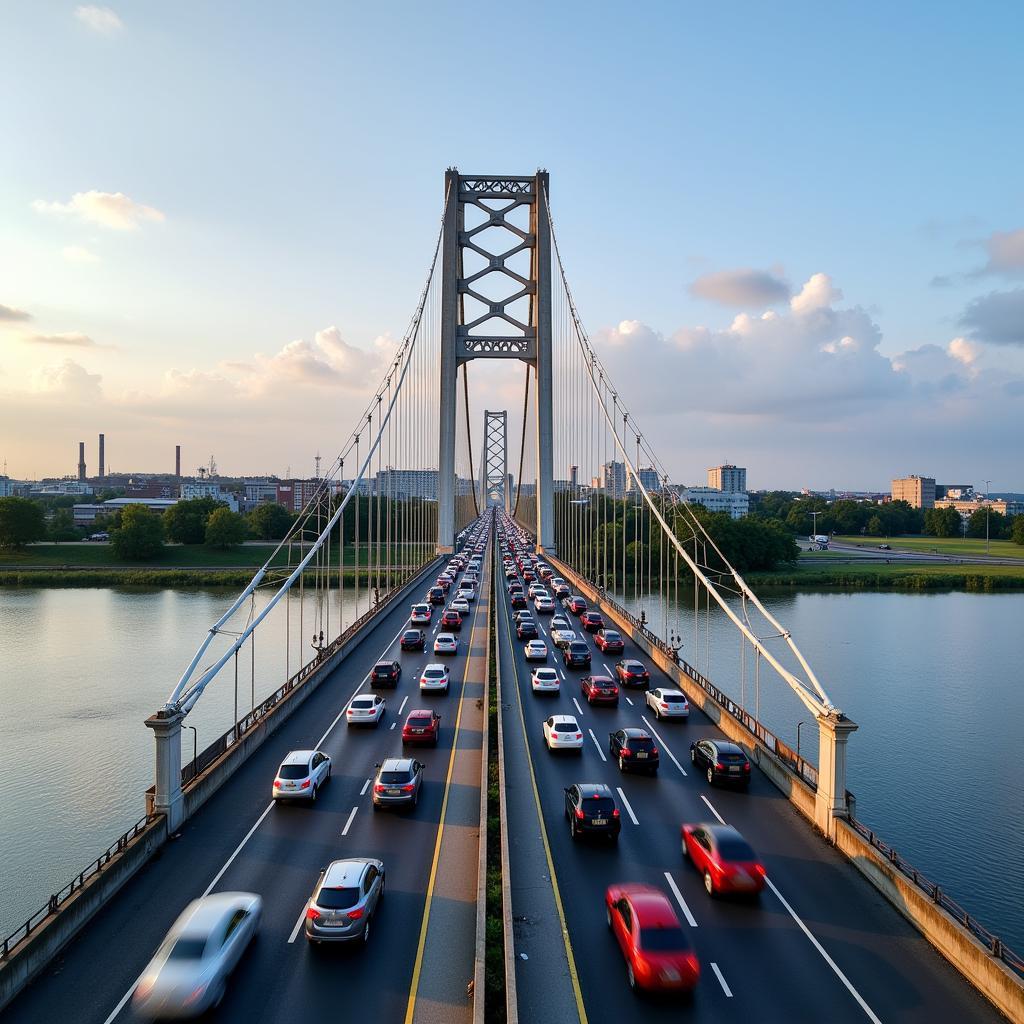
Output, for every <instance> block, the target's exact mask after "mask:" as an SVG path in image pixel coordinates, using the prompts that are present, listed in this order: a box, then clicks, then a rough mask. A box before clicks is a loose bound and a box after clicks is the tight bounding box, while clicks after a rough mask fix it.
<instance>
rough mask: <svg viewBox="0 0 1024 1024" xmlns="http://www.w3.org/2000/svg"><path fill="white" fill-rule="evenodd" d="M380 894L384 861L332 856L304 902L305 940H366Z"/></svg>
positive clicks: (362, 943) (370, 858)
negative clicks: (335, 858)
mask: <svg viewBox="0 0 1024 1024" xmlns="http://www.w3.org/2000/svg"><path fill="white" fill-rule="evenodd" d="M383 897H384V864H383V863H382V862H381V861H379V860H376V859H375V858H373V857H350V858H348V859H347V860H333V861H331V863H330V864H328V865H327V867H326V868H325V869H324V870H323V871H322V872H321V873H320V877H319V878H318V879H317V882H316V888H314V889H313V895H312V896H311V897H310V898H309V903H307V904H306V919H305V932H306V939H307V941H308V942H310V943H313V944H319V943H321V942H358V943H360V945H363V946H365V945H366V944H367V943H368V942H369V941H370V922H371V921H372V920H373V915H374V914H375V913H376V911H377V906H378V905H379V903H380V901H381V899H383Z"/></svg>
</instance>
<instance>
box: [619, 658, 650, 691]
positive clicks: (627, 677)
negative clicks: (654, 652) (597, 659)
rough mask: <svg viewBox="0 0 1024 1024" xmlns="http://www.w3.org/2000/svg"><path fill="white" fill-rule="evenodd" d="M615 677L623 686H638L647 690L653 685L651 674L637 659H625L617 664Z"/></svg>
mask: <svg viewBox="0 0 1024 1024" xmlns="http://www.w3.org/2000/svg"><path fill="white" fill-rule="evenodd" d="M615 675H616V676H618V679H619V682H620V683H621V684H622V685H623V686H638V687H640V688H641V689H644V690H646V689H647V687H648V686H650V685H651V673H650V672H648V671H647V668H646V666H645V665H644V664H643V662H640V661H637V660H636V659H635V658H625V659H624V660H622V661H617V662H616V663H615Z"/></svg>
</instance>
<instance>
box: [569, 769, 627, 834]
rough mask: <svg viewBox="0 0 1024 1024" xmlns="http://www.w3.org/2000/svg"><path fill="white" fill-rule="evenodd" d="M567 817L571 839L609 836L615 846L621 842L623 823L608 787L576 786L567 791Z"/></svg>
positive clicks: (590, 783)
mask: <svg viewBox="0 0 1024 1024" xmlns="http://www.w3.org/2000/svg"><path fill="white" fill-rule="evenodd" d="M565 816H566V818H567V819H568V820H569V835H570V836H572V838H573V839H578V838H579V837H580V836H589V835H598V836H607V837H608V838H609V839H610V840H611V841H612V842H613V843H614V842H615V841H616V840H617V839H618V838H619V832H620V830H621V829H622V821H621V819H620V818H619V809H618V807H616V806H615V797H613V796H612V791H611V789H610V788H609V787H608V786H605V785H602V784H601V783H599V782H577V783H576V785H574V786H569V787H568V788H567V789H566V790H565Z"/></svg>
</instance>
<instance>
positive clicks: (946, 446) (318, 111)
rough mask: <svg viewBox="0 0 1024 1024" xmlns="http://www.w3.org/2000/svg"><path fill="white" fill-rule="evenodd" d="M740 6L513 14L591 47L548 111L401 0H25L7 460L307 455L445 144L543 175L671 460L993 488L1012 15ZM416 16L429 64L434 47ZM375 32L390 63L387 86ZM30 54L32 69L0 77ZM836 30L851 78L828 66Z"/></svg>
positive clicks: (4, 348)
mask: <svg viewBox="0 0 1024 1024" xmlns="http://www.w3.org/2000/svg"><path fill="white" fill-rule="evenodd" d="M528 6H529V5H528ZM451 9H452V10H454V8H451ZM740 10H741V13H742V17H741V18H739V19H737V18H736V17H735V16H731V15H730V14H728V13H726V12H716V11H702V12H701V14H700V17H699V19H698V18H697V17H696V16H694V15H689V14H688V13H686V12H683V11H679V10H676V9H675V8H674V7H672V6H670V5H667V4H666V5H654V6H652V7H651V8H650V13H649V16H648V17H647V18H645V19H638V20H637V23H636V24H632V23H623V22H620V21H619V20H618V19H617V18H616V17H615V15H614V12H612V11H611V9H607V10H606V9H600V8H596V9H594V10H593V11H592V12H591V16H590V17H589V18H588V19H587V20H586V21H585V22H581V21H579V20H578V19H575V18H573V17H572V15H571V14H570V13H569V12H566V11H551V10H548V9H546V8H543V7H541V6H537V8H536V13H537V17H538V18H539V19H540V20H541V22H542V23H543V24H544V26H545V38H544V41H543V42H542V43H541V44H540V45H541V46H542V48H543V49H544V50H545V52H546V53H548V54H549V55H550V54H554V53H555V52H556V51H557V48H558V47H560V46H568V45H570V44H571V45H573V46H575V47H583V48H585V49H587V50H588V51H589V52H590V53H591V54H592V56H593V60H594V61H596V62H597V63H601V64H603V65H605V66H607V67H609V68H611V69H613V70H612V71H611V72H610V73H609V74H608V75H607V76H603V77H600V78H598V79H591V80H588V85H587V89H586V90H585V92H583V91H581V88H580V85H579V83H578V81H577V80H576V78H575V77H574V74H573V72H572V68H571V67H561V66H560V65H559V64H558V62H557V61H555V60H553V59H552V60H551V61H550V62H549V63H550V67H549V71H548V74H549V77H550V81H549V82H548V85H549V94H550V96H552V97H555V96H558V97H559V99H558V100H557V101H555V100H554V99H552V100H551V102H550V103H546V104H541V105H540V106H539V108H538V109H536V110H534V111H532V112H531V116H530V117H529V118H525V117H523V116H522V114H521V113H520V112H519V107H518V106H517V105H516V104H515V102H514V101H513V100H512V99H501V98H498V99H496V98H495V97H494V95H492V94H490V93H488V94H486V95H485V94H479V95H477V94H474V93H472V92H471V93H470V94H469V95H466V93H465V91H464V89H463V83H464V74H465V73H466V72H468V73H473V72H479V73H480V74H485V73H487V72H488V71H489V66H488V61H489V58H488V57H487V56H485V55H483V54H482V52H481V51H478V50H476V49H475V48H474V47H473V46H472V37H471V34H470V33H471V30H470V29H469V28H468V27H466V26H457V27H456V28H455V30H454V32H455V38H454V39H452V38H450V37H449V36H448V34H447V29H446V30H445V33H442V32H441V30H440V28H439V26H440V24H442V23H444V22H445V19H443V18H442V19H438V18H436V17H435V12H433V11H430V12H427V11H424V10H420V9H417V8H416V7H414V6H409V7H408V8H407V10H406V11H405V14H404V15H403V16H402V17H397V16H396V14H395V12H394V11H387V10H373V9H358V10H352V11H348V10H340V9H336V8H334V7H333V6H328V5H312V6H311V7H310V8H308V10H306V11H305V12H304V15H303V17H301V18H294V19H292V20H291V21H287V20H285V19H283V18H282V17H281V16H280V15H279V14H278V13H277V12H275V11H274V10H273V9H271V8H269V7H256V8H254V9H253V12H252V13H251V15H250V16H249V17H248V18H246V19H238V18H237V17H236V16H235V15H233V14H232V13H231V12H230V11H227V10H212V9H207V8H206V7H204V6H203V5H200V4H184V5H183V6H182V9H181V13H180V14H179V15H176V16H175V17H174V18H168V17H167V16H166V14H165V13H163V12H161V11H159V10H158V9H152V10H147V9H144V8H141V7H136V6H133V5H129V4H117V3H115V4H112V5H111V6H109V7H92V6H89V5H86V6H80V7H78V8H75V7H74V5H68V6H66V7H59V8H58V7H55V6H50V5H38V6H35V5H33V6H29V7H27V8H26V9H25V10H24V11H23V12H22V13H21V15H20V16H19V18H18V19H17V20H14V19H10V20H11V22H12V23H11V24H10V25H9V26H7V27H8V29H9V31H8V32H7V33H6V39H5V42H4V43H3V44H0V45H2V47H3V53H4V56H5V60H4V61H3V62H2V66H0V81H3V83H4V84H5V85H6V86H7V89H8V92H9V93H10V94H12V95H13V94H17V95H18V96H19V106H18V116H17V117H16V119H15V120H14V122H13V123H12V124H11V125H10V126H9V128H8V132H7V134H6V138H5V146H6V149H7V154H6V155H7V156H8V160H7V171H6V174H5V181H6V185H5V188H4V190H3V192H2V194H0V215H2V220H3V223H4V225H5V227H4V234H3V237H2V242H0V244H2V259H3V275H2V277H0V460H4V459H5V460H6V461H7V466H8V472H9V473H10V475H11V476H12V477H30V476H31V477H37V478H38V477H43V476H51V475H64V474H65V473H68V472H74V468H73V459H72V455H69V454H68V453H73V452H74V450H75V446H76V445H77V442H78V441H80V440H82V439H83V438H86V439H88V438H91V437H94V436H95V434H96V433H97V432H99V431H103V432H105V433H106V435H107V437H108V438H110V439H111V442H112V444H113V447H112V449H111V452H110V456H109V458H110V460H111V461H112V462H113V464H114V465H115V466H120V467H125V468H128V467H131V468H132V469H136V470H139V471H142V470H143V468H144V467H145V466H147V465H152V464H153V462H154V461H155V454H154V453H156V452H158V451H159V452H163V451H165V450H166V449H167V447H168V446H169V445H172V444H174V443H180V444H182V445H183V448H184V450H185V451H186V452H195V453H196V454H197V456H198V461H197V459H196V458H189V459H188V463H187V464H189V465H192V464H195V465H198V464H199V462H201V461H205V459H206V458H208V456H209V454H210V452H211V451H212V452H215V453H216V455H217V458H218V460H219V461H220V462H221V464H222V465H223V466H224V467H225V468H227V467H230V468H231V470H232V471H233V472H235V473H238V474H249V475H253V474H256V473H259V472H261V471H263V470H265V469H266V468H267V467H268V465H270V466H273V467H276V469H277V471H278V472H282V471H283V470H284V469H285V467H287V466H288V465H291V466H292V467H293V468H294V467H296V466H299V465H304V464H305V463H306V462H309V461H311V460H310V458H309V456H308V455H307V453H308V452H309V451H310V450H311V449H312V450H316V449H317V448H319V450H320V451H321V453H323V454H324V456H325V457H326V458H330V457H331V456H332V455H333V453H334V451H336V450H337V449H338V448H339V447H340V445H341V442H342V440H343V438H344V437H345V436H346V435H347V433H348V431H349V430H350V429H351V428H352V426H353V424H352V423H350V422H348V421H347V420H346V416H345V410H346V409H348V408H350V407H352V408H354V407H356V406H358V404H359V403H360V402H361V401H362V400H364V399H365V398H366V396H367V395H368V394H369V393H371V391H372V389H373V388H374V387H375V386H376V384H377V383H378V381H379V379H380V377H381V376H382V373H383V370H384V368H385V366H386V365H387V364H388V361H389V359H390V358H391V356H392V355H393V353H394V351H395V347H396V344H397V340H398V339H400V337H401V335H402V333H403V331H404V329H405V325H406V324H407V322H408V318H409V314H410V312H411V307H412V304H413V302H414V297H415V294H416V291H417V289H418V288H419V286H420V284H421V275H422V272H423V269H424V267H425V265H426V264H427V262H428V257H429V252H430V247H431V245H432V243H433V239H434V238H435V237H436V231H437V218H438V215H439V213H440V205H441V199H442V195H441V182H442V171H443V169H444V167H445V166H447V165H449V164H457V165H459V166H461V167H463V168H464V169H467V170H468V169H473V170H476V169H504V168H508V169H512V170H521V171H524V172H529V171H531V170H532V169H533V168H534V167H536V166H537V165H543V166H545V167H547V168H548V170H549V171H550V172H551V175H552V207H553V210H554V212H555V217H556V225H557V229H558V232H559V237H560V241H561V246H562V254H563V257H564V258H565V260H566V263H567V266H568V267H569V269H570V271H571V273H572V277H573V281H574V285H575V288H576V289H577V294H576V299H577V302H578V305H579V307H580V310H581V313H582V316H583V318H584V321H585V322H586V323H587V325H588V327H589V330H590V333H591V336H592V340H593V343H594V345H595V348H596V349H597V351H598V353H599V354H600V356H601V358H602V360H603V361H604V362H605V365H606V366H607V367H608V369H609V372H610V373H611V375H612V376H613V377H614V379H615V380H616V381H617V384H618V386H619V387H620V389H621V391H622V393H623V396H624V398H625V400H626V402H627V403H628V404H629V406H630V407H631V408H633V409H635V410H636V411H637V414H638V416H639V419H640V423H641V425H642V427H643V429H644V430H645V432H646V434H647V435H648V436H649V437H650V438H651V440H652V443H653V445H654V447H655V449H656V451H657V452H658V454H659V457H660V459H661V461H662V462H663V463H664V464H665V465H666V467H667V468H668V470H669V472H670V474H671V476H672V478H673V479H678V480H689V481H694V482H699V481H700V480H701V479H702V478H703V475H704V472H705V470H706V468H707V467H708V466H710V465H714V464H715V463H718V462H723V461H726V460H730V459H731V460H735V461H737V462H739V463H742V464H744V465H747V466H749V467H750V472H751V480H750V486H751V488H753V489H759V488H762V487H768V486H777V487H780V488H788V489H800V488H801V487H804V486H807V487H811V488H817V489H822V488H828V487H830V486H845V487H849V488H856V489H863V490H870V489H876V490H883V489H884V488H885V486H886V484H887V482H888V480H889V479H890V478H891V477H892V476H893V475H894V474H897V473H900V472H905V471H913V470H914V468H915V467H917V468H918V469H919V470H920V471H923V472H937V473H940V475H943V476H945V477H947V478H949V479H961V478H963V479H982V478H985V479H989V478H990V479H992V480H993V489H995V488H996V487H997V486H998V487H999V488H1000V489H1003V490H1010V489H1015V488H1021V486H1022V484H1021V481H1020V479H1019V471H1018V469H1017V466H1018V463H1019V456H1018V454H1017V452H1016V442H1015V438H1014V437H1013V431H1011V430H1007V429H1006V425H1007V424H1009V423H1014V422H1019V421H1020V417H1021V413H1022V412H1024V334H1022V333H1021V327H1020V324H1021V323H1024V289H1022V288H1021V285H1020V282H1021V280H1022V279H1024V227H1022V226H1021V221H1020V212H1019V204H1018V203H1016V202H1015V200H1016V198H1017V197H1018V194H1019V186H1018V185H1017V183H1016V181H1015V175H1014V168H1015V167H1017V166H1019V164H1020V158H1021V156H1022V155H1024V143H1022V142H1021V140H1020V139H1019V137H1018V136H1017V135H1016V134H1014V133H1007V132H1002V131H999V130H998V125H999V124H1001V123H1007V124H1009V123H1012V121H1013V118H1014V115H1015V96H1016V95H1019V92H1020V86H1021V84H1022V83H1021V81H1020V79H1021V76H1022V73H1021V71H1020V70H1019V67H1018V62H1016V61H1015V60H1014V59H1013V55H1014V40H1015V39H1017V38H1019V36H1020V31H1019V30H1020V28H1021V27H1024V24H1022V21H1024V15H1022V13H1021V12H1020V11H1019V10H1017V9H1015V8H1010V7H1004V8H997V9H994V10H992V11H989V12H988V14H987V18H986V19H979V18H977V17H975V16H973V15H972V13H971V12H969V11H966V10H959V9H955V8H949V9H945V10H944V11H943V12H942V15H941V17H938V16H936V17H934V18H932V19H929V20H922V19H920V18H918V17H916V16H915V15H914V14H913V13H912V12H911V11H909V10H907V11H895V12H894V11H888V10H887V11H885V12H872V11H858V12H857V13H856V15H853V14H851V15H849V16H844V15H842V14H840V13H834V15H833V17H831V18H830V19H828V23H827V24H823V23H818V22H817V21H816V20H815V19H809V18H805V17H803V16H802V14H801V13H800V10H799V9H796V8H794V9H791V10H786V11H771V12H769V11H766V10H764V9H762V8H758V7H757V6H755V5H741V8H740ZM97 11H98V12H100V13H99V14H96V13H95V12H97ZM83 12H84V13H83ZM89 12H93V13H89ZM196 33H199V34H200V35H202V36H203V37H204V38H205V39H206V40H207V42H208V44H209V45H208V46H206V47H202V48H197V47H195V46H194V45H193V43H194V39H195V36H196ZM442 36H443V37H444V40H443V45H446V46H456V47H460V48H461V49H462V50H464V51H465V53H466V61H467V65H466V67H464V68H463V69H462V70H461V71H460V72H459V73H456V72H455V71H454V70H452V69H445V68H438V67H436V65H435V62H433V61H432V60H431V59H430V53H431V47H437V46H441V45H442ZM374 43H376V44H379V45H381V46H383V47H384V48H385V51H386V52H387V53H394V54H401V55H402V58H403V59H402V60H399V61H398V62H397V64H396V66H395V67H394V68H393V69H390V70H389V73H388V74H387V75H385V76H380V75H379V74H378V68H377V61H376V54H377V47H375V46H374V45H371V44H374ZM634 44H635V45H634ZM641 44H642V45H641ZM339 46H340V47H341V48H342V50H343V52H344V56H345V59H344V60H342V61H337V60H334V59H332V58H333V57H334V51H335V48H337V47H339ZM43 48H45V49H46V50H47V52H50V53H52V55H53V61H54V65H55V67H56V68H57V69H58V70H57V71H56V72H55V74H54V76H53V77H52V79H51V80H49V81H47V82H46V83H43V84H42V85H41V86H40V87H39V88H38V89H33V90H29V91H26V90H24V89H22V88H19V83H21V82H24V81H27V80H30V79H32V78H33V61H34V54H36V53H38V52H39V51H40V49H43ZM908 49H912V50H913V51H914V52H915V53H916V54H917V55H918V57H917V59H916V61H915V66H914V75H913V87H912V88H910V87H908V81H907V76H906V70H905V67H904V66H903V64H902V63H901V61H900V59H899V56H900V54H901V53H902V52H904V51H905V50H908ZM725 51H727V52H729V53H730V54H731V55H732V57H733V63H734V65H735V66H734V69H733V73H731V74H730V75H729V76H727V77H726V78H725V79H723V78H722V76H721V75H720V74H719V73H718V64H717V55H720V54H721V53H722V52H725ZM865 53H871V54H872V55H873V56H872V62H871V63H870V71H867V70H865V72H864V74H862V75H859V76H856V81H857V86H856V88H852V87H851V84H850V82H849V81H847V80H846V79H845V78H844V77H843V76H836V75H835V74H834V67H835V66H837V65H842V66H848V67H858V66H859V64H858V61H859V59H860V57H861V56H862V55H863V54H865ZM641 54H642V56H641ZM824 54H828V55H829V56H828V58H827V59H826V58H825V57H824ZM952 63H955V65H956V66H957V67H958V69H959V72H960V73H959V74H958V75H956V76H950V75H949V74H948V67H949V66H950V64H952ZM790 65H791V67H790ZM279 67H288V68H290V69H291V73H290V74H288V75H286V76H283V77H282V76H281V75H280V74H279V72H278V71H277V70H276V69H277V68H279ZM684 67H685V69H686V70H685V72H684V71H683V70H682V68H684ZM424 75H428V76H430V77H431V81H432V82H433V83H434V90H433V92H432V93H430V95H426V94H423V95H421V94H420V92H419V91H418V90H417V89H416V88H415V83H416V82H417V81H418V80H419V79H420V78H422V76H424ZM808 76H813V77H815V80H816V83H817V84H816V89H815V90H814V92H813V93H810V92H808V91H807V89H806V82H807V80H808ZM994 79H995V80H998V85H999V87H998V88H996V87H994V86H993V81H994ZM223 81H228V82H231V83H234V85H233V86H232V87H231V88H222V87H221V86H222V82H223ZM368 81H373V82H374V83H375V88H374V89H373V90H372V94H369V95H368V94H367V90H366V89H365V83H366V82H368ZM72 83H73V87H72ZM129 83H130V88H129V87H128V86H129ZM356 97H358V101H355V98H356ZM456 97H458V99H459V104H458V105H457V106H458V112H457V113H452V112H449V110H448V109H447V105H446V102H445V101H446V100H454V99H455V98H456ZM452 106H455V105H452ZM980 109H985V110H986V111H987V114H988V116H987V117H986V118H977V117H975V116H974V113H975V112H976V111H977V110H980ZM154 111H159V115H160V116H159V117H155V116H153V113H154ZM496 112H497V113H500V114H502V115H505V116H504V117H495V114H496ZM566 112H568V113H569V115H570V116H571V117H573V118H574V119H575V121H576V123H577V130H576V131H574V132H572V133H565V132H564V123H563V121H564V116H565V113H566ZM485 115H486V116H485ZM432 118H433V119H434V122H433V123H434V124H435V130H428V129H427V127H426V125H428V124H430V123H431V119H432ZM492 121H501V122H502V123H503V124H505V125H506V127H507V134H506V135H503V136H500V137H495V135H494V133H493V132H492V131H490V130H486V129H481V128H478V127H476V125H477V124H478V123H479V124H484V123H490V122H492ZM384 124H386V125H388V127H389V131H388V132H387V133H384V134H385V135H386V137H382V134H381V132H380V130H379V129H380V126H381V125H384ZM124 125H131V131H130V132H125V131H123V126H124ZM908 127H909V128H911V129H915V130H913V131H911V132H910V134H909V135H908V131H907V129H908ZM666 128H667V129H668V130H665V129H666ZM949 129H953V130H955V137H956V139H957V145H956V146H953V147H951V146H949V145H948V141H947V139H948V134H949ZM588 137H589V138H592V139H593V140H594V142H595V144H594V145H591V146H587V145H581V144H580V142H581V138H582V139H586V138H588ZM609 140H610V141H611V142H612V145H610V146H609V145H607V144H605V145H602V144H601V143H607V142H608V141H609ZM910 140H912V141H910ZM411 142H415V145H409V143H411ZM640 153H642V158H641V157H640V155H639V154H640ZM268 154H269V155H268ZM609 182H618V183H629V184H630V186H631V187H629V188H627V189H626V190H625V191H624V192H623V193H621V194H622V195H623V197H624V198H622V199H619V198H617V195H618V194H619V193H617V192H616V189H615V188H609V187H608V186H609ZM396 240H400V244H398V245H396ZM470 380H471V385H472V388H471V390H472V397H471V405H472V410H473V422H474V424H475V423H477V422H478V421H482V410H483V409H484V408H495V409H498V408H507V409H508V410H509V413H510V419H509V436H510V437H516V436H518V431H517V426H516V418H517V417H518V416H519V415H520V414H519V413H518V412H517V409H518V408H519V407H521V383H520V377H519V374H518V373H515V374H512V373H509V372H508V371H507V368H504V367H499V366H496V365H493V364H491V365H486V366H483V365H480V366H472V367H471V368H470ZM26 428H27V429H26ZM879 452H884V453H885V458H884V459H880V458H879ZM199 453H202V454H199ZM90 461H92V460H91V459H90Z"/></svg>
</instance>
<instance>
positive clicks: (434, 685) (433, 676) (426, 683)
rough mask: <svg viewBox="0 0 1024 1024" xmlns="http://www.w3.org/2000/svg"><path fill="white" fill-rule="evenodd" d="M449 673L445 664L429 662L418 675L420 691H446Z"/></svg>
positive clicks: (449, 677) (449, 680)
mask: <svg viewBox="0 0 1024 1024" xmlns="http://www.w3.org/2000/svg"><path fill="white" fill-rule="evenodd" d="M450 682H451V674H450V673H449V671H448V666H447V665H438V664H430V665H427V667H426V668H424V670H423V673H422V675H421V676H420V693H428V692H434V691H439V692H441V693H447V692H448V686H449V684H450Z"/></svg>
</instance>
